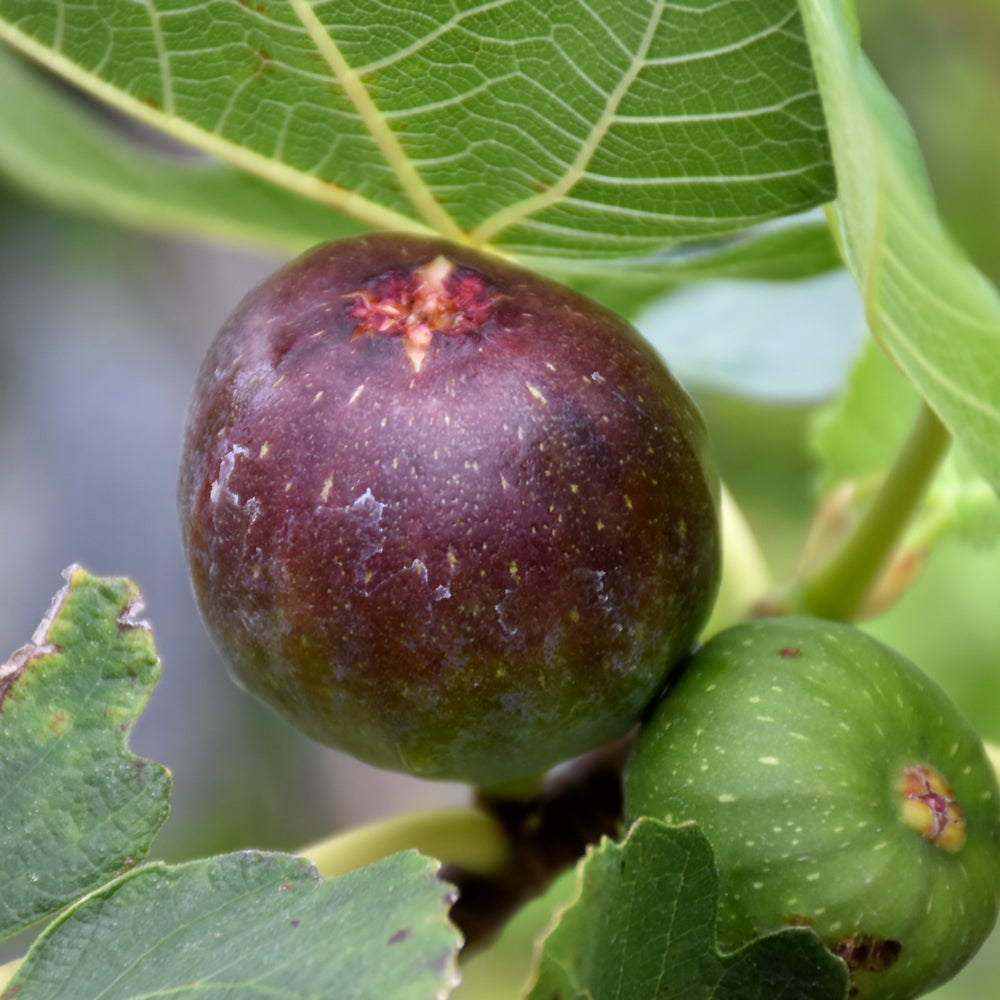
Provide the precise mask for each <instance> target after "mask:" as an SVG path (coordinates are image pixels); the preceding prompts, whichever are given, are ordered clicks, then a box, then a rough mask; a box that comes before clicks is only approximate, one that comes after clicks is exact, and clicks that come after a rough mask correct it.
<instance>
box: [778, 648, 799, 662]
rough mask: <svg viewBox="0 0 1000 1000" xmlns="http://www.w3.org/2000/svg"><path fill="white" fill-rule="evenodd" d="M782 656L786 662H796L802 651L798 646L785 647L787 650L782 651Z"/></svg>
mask: <svg viewBox="0 0 1000 1000" xmlns="http://www.w3.org/2000/svg"><path fill="white" fill-rule="evenodd" d="M781 655H782V656H783V657H784V658H785V659H786V660H794V659H796V658H797V657H799V656H801V655H802V650H801V649H799V648H798V646H785V648H784V649H783V650H781Z"/></svg>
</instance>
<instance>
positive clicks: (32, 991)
mask: <svg viewBox="0 0 1000 1000" xmlns="http://www.w3.org/2000/svg"><path fill="white" fill-rule="evenodd" d="M437 867H438V865H437V862H435V861H432V860H430V859H428V858H424V857H421V856H420V855H418V854H417V853H416V852H412V851H411V852H406V853H404V854H396V855H393V856H392V857H390V858H386V859H385V860H383V861H380V862H378V863H376V864H374V865H369V866H368V867H367V868H361V869H358V870H357V871H355V872H351V873H350V874H348V875H344V876H341V877H340V878H335V879H322V878H320V877H319V876H318V875H317V874H316V870H315V868H313V866H312V865H311V864H310V863H309V862H307V861H305V860H304V859H302V858H296V857H292V856H290V855H282V854H265V853H258V852H251V851H246V852H241V853H238V854H229V855H224V856H222V857H218V858H209V859H206V860H202V861H193V862H189V863H187V864H183V865H177V866H174V867H165V866H160V865H155V866H148V867H145V868H142V869H140V870H138V871H136V872H133V873H131V874H129V875H127V876H125V877H123V878H122V879H119V880H118V881H117V882H114V883H112V884H111V885H109V886H107V887H105V888H104V889H101V890H100V891H99V892H97V893H95V894H94V895H92V896H90V897H88V898H87V899H86V900H84V901H83V902H82V903H80V904H79V905H78V906H76V907H75V908H74V909H73V910H71V911H70V912H69V913H68V914H67V915H65V916H64V917H63V918H62V919H61V920H59V921H58V922H57V923H55V924H53V925H52V927H50V928H49V930H47V931H46V932H45V933H44V934H43V935H42V936H41V937H40V938H39V940H38V942H37V944H36V945H35V947H34V948H32V950H31V952H29V954H28V957H27V958H26V959H25V961H24V964H23V965H22V966H21V969H20V970H19V972H18V974H17V976H15V978H14V979H13V980H12V981H11V983H10V985H9V987H8V989H7V991H6V992H5V993H4V994H3V995H2V998H0V1000H4V998H8V997H11V998H12V997H14V996H15V995H16V996H17V1000H56V998H62V1000H67V998H70V997H72V1000H96V998H97V997H100V998H101V1000H136V998H139V997H152V996H157V997H189V998H190V1000H222V998H227V1000H277V998H281V1000H318V998H326V997H336V998H337V1000H354V998H362V997H364V998H369V997H370V998H375V997H378V998H380V1000H383V998H384V1000H390V998H391V1000H432V998H436V997H440V996H445V995H447V993H448V992H449V990H450V989H451V987H452V986H454V984H455V982H456V980H457V974H456V971H455V956H456V953H457V951H458V945H459V940H460V936H459V934H458V931H456V930H455V928H454V927H453V926H451V924H449V923H448V921H447V918H446V912H447V908H448V907H449V906H450V904H451V902H452V899H453V894H452V892H451V890H450V889H449V887H448V886H447V885H445V884H444V883H442V882H440V881H438V879H437V877H436V871H437Z"/></svg>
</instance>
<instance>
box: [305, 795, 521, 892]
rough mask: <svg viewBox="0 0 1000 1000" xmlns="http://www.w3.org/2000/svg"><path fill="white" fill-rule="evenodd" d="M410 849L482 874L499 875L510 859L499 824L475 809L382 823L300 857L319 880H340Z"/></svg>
mask: <svg viewBox="0 0 1000 1000" xmlns="http://www.w3.org/2000/svg"><path fill="white" fill-rule="evenodd" d="M410 849H416V850H418V851H420V852H422V853H423V854H427V855H430V856H431V857H435V858H437V859H438V860H440V861H442V862H444V863H446V864H452V865H456V866H458V867H460V868H462V869H463V870H465V871H470V872H476V873H477V874H480V875H488V874H490V873H492V872H494V871H496V870H498V869H499V868H501V867H502V866H503V865H504V864H506V863H507V861H508V859H509V857H510V844H509V841H508V839H507V835H506V833H505V832H504V830H503V829H502V828H501V826H500V824H499V823H498V822H497V821H496V819H494V818H493V817H492V816H491V815H489V813H487V812H486V811H485V810H483V809H478V808H475V807H471V806H469V807H457V808H452V809H433V810H424V811H422V812H416V813H408V814H405V815H402V816H393V817H390V818H389V819H385V820H378V821H376V822H374V823H368V824H365V825H364V826H360V827H357V828H355V829H353V830H347V831H345V832H343V833H340V834H338V835H337V836H334V837H329V838H328V839H326V840H322V841H320V842H318V843H316V844H311V845H310V846H308V847H304V848H302V850H300V851H299V854H301V855H302V856H303V857H305V858H308V859H309V860H310V861H312V863H313V864H314V865H316V868H317V870H318V871H319V873H320V874H321V875H327V876H336V875H343V874H345V873H346V872H349V871H353V870H354V869H356V868H361V867H362V866H363V865H368V864H372V863H373V862H375V861H379V860H381V859H382V858H384V857H388V855H390V854H394V853H396V852H397V851H405V850H410Z"/></svg>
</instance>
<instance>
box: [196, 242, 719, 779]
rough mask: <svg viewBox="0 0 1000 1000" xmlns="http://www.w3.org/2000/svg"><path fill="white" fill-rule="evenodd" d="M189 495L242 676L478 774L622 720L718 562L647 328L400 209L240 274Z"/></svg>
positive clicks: (203, 387)
mask: <svg viewBox="0 0 1000 1000" xmlns="http://www.w3.org/2000/svg"><path fill="white" fill-rule="evenodd" d="M179 507H180V519H181V525H182V532H183V538H184V545H185V549H186V553H187V558H188V562H189V566H190V571H191V576H192V580H193V583H194V590H195V594H196V597H197V600H198V604H199V606H200V608H201V612H202V615H203V617H204V619H205V622H206V624H207V626H208V629H209V631H210V633H211V634H212V636H213V638H214V640H215V643H216V645H217V646H218V649H219V651H220V652H221V654H222V656H223V657H224V659H225V660H226V661H228V664H229V666H230V668H231V670H232V672H233V674H234V675H235V677H236V678H237V680H238V681H239V682H241V683H242V684H243V685H244V686H245V687H246V688H247V689H249V690H250V691H252V692H253V693H255V694H257V695H259V696H260V697H261V698H263V699H264V700H265V701H266V702H268V703H270V704H271V705H272V706H274V707H275V708H277V709H278V710H279V711H280V712H281V713H282V714H283V715H285V716H286V717H287V718H288V719H289V720H290V721H291V722H292V723H293V724H294V725H296V726H298V727H299V728H300V729H302V730H303V731H304V732H306V733H307V734H309V735H310V736H312V737H313V738H315V739H317V740H319V741H321V742H323V743H327V744H329V745H331V746H335V747H338V748H340V749H343V750H346V751H348V752H350V753H352V754H354V755H356V756H357V757H360V758H362V759H363V760H366V761H369V762H370V763H373V764H376V765H378V766H381V767H386V768H392V769H399V770H403V771H407V772H411V773H415V774H419V775H422V776H426V777H434V778H442V779H457V780H465V781H471V782H475V783H477V784H496V783H500V782H505V781H509V780H516V779H518V778H522V777H526V776H528V775H531V774H535V773H537V772H539V771H542V770H544V769H546V768H548V767H550V766H552V765H554V764H556V763H558V762H560V761H563V760H565V759H567V758H569V757H571V756H574V755H576V754H579V753H581V752H583V751H586V750H588V749H590V748H592V747H594V746H597V745H600V744H602V743H604V742H607V741H609V740H612V739H614V738H616V737H617V736H619V735H620V734H622V733H623V732H625V731H626V730H627V729H628V728H629V727H630V726H631V725H632V723H633V722H634V721H635V720H636V719H637V718H638V716H639V715H640V713H641V712H642V709H643V708H644V706H645V705H646V704H647V703H648V702H649V701H650V700H651V698H652V697H653V696H654V695H655V694H656V693H657V691H658V689H659V688H660V687H661V685H662V684H663V681H664V679H665V677H666V675H667V673H668V672H669V670H670V668H671V666H672V665H673V663H674V662H675V661H676V660H677V659H678V658H679V656H680V655H681V654H683V653H684V652H685V651H686V650H687V649H688V647H689V646H690V644H691V643H692V641H693V640H694V638H695V637H696V635H697V634H698V630H699V627H700V626H701V624H702V622H703V621H704V619H705V617H706V616H707V613H708V611H709V610H710V607H711V603H712V600H713V597H714V594H715V590H716V586H717V580H718V572H719V537H718V522H717V505H716V485H715V481H714V473H713V467H712V463H711V461H710V460H709V459H708V457H707V455H706V443H705V434H704V427H703V425H702V422H701V419H700V417H699V415H698V413H697V411H696V410H695V407H694V405H693V404H692V402H691V400H690V399H689V398H688V396H687V395H686V394H685V393H684V391H683V390H682V389H681V388H680V386H679V385H678V384H677V382H676V381H675V380H674V379H673V378H672V376H671V375H670V374H669V373H668V371H667V370H666V368H665V367H664V365H663V364H662V362H661V361H660V360H659V359H658V357H657V356H656V355H655V353H654V352H653V350H652V349H651V348H650V347H649V346H647V345H646V344H645V343H644V342H643V340H642V339H641V338H640V337H639V335H638V334H637V333H636V332H635V331H634V330H633V329H632V328H631V327H630V326H629V325H628V324H627V323H625V322H624V321H623V320H621V319H620V318H618V317H616V316H614V315H613V314H612V313H610V312H608V311H607V310H605V309H604V308H602V307H600V306H598V305H596V304H595V303H593V302H591V301H589V300H587V299H585V298H583V297H581V296H580V295H577V294H576V293H574V292H572V291H570V290H568V289H566V288H563V287H560V286H559V285H556V284H554V283H552V282H550V281H546V280H544V279H542V278H540V277H538V276H536V275H534V274H531V273H528V272H526V271H523V270H521V269H519V268H515V267H513V266H510V265H508V264H505V263H501V262H498V261H496V260H494V259H492V258H488V257H486V256H484V255H482V254H480V253H477V252H474V251H472V250H469V249H465V248H460V247H458V246H453V245H451V244H449V243H445V242H442V241H438V240H427V239H420V238H415V237H410V236H399V235H389V234H381V235H373V236H366V237H362V238H359V239H353V240H346V241H342V242H338V243H332V244H328V245H325V246H321V247H319V248H317V249H315V250H313V251H312V252H310V253H308V254H306V255H305V256H303V257H301V258H300V259H299V260H297V261H294V262H293V263H291V264H290V265H289V266H287V267H285V268H284V269H283V270H281V271H279V272H278V273H277V274H276V275H274V276H273V277H272V278H270V279H269V280H268V281H266V282H265V283H264V284H263V285H261V286H260V287H259V288H257V289H256V290H255V291H253V292H251V294H250V295H249V296H248V297H247V298H246V299H245V300H244V302H243V303H242V304H241V305H240V307H239V308H238V310H237V311H236V313H235V314H234V315H233V316H232V318H231V319H230V320H229V321H228V323H227V324H226V325H225V327H224V328H223V330H222V331H221V333H220V334H219V336H218V338H217V339H216V341H215V343H214V345H213V346H212V348H211V350H210V351H209V354H208V357H207V358H206V360H205V363H204V366H203V367H202V370H201V374H200V377H199V380H198V384H197V387H196V389H195V394H194V400H193V403H192V407H191V412H190V417H189V425H188V430H187V435H186V441H185V445H184V454H183V463H182V469H181V478H180V488H179Z"/></svg>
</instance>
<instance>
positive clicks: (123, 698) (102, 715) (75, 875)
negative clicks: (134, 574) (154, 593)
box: [0, 567, 170, 938]
mask: <svg viewBox="0 0 1000 1000" xmlns="http://www.w3.org/2000/svg"><path fill="white" fill-rule="evenodd" d="M66 576H67V580H68V583H67V585H66V587H65V588H64V589H63V590H62V591H61V592H60V593H59V594H58V596H57V597H56V600H55V603H54V604H53V606H52V609H51V610H50V611H49V613H48V615H47V616H46V617H45V619H44V621H43V622H42V624H41V625H40V626H39V627H38V629H37V630H36V631H35V634H34V636H33V638H32V640H31V642H30V643H28V644H27V645H26V646H23V647H22V648H21V649H19V650H18V651H17V652H16V653H15V654H14V655H13V656H12V657H11V658H10V659H9V660H8V661H7V662H6V663H4V664H3V665H0V938H4V937H7V936H8V935H10V934H13V933H14V932H15V931H17V930H19V929H20V928H22V927H26V926H27V925H29V924H31V923H33V922H35V921H36V920H39V919H40V918H42V917H44V916H47V915H49V914H52V913H55V912H56V911H57V910H59V909H60V908H61V907H63V906H65V905H66V904H67V903H69V902H72V901H73V900H75V899H77V898H78V897H79V896H82V895H83V894H84V893H85V892H89V891H90V890H91V889H94V888H96V887H97V886H99V885H101V884H102V883H104V882H106V881H108V879H110V878H113V877H114V876H116V875H118V874H120V873H121V872H123V871H125V870H126V869H128V868H131V867H132V866H133V865H134V864H135V863H136V862H137V861H140V860H141V859H142V858H143V857H144V856H145V854H146V851H147V850H148V849H149V844H150V841H151V840H152V839H153V835H154V834H155V833H156V831H157V830H158V829H159V827H160V826H161V824H162V823H163V821H164V819H166V816H167V809H168V795H169V788H170V778H169V775H168V774H167V772H166V770H165V769H164V768H163V767H161V766H160V765H159V764H152V763H150V762H149V761H147V760H143V759H141V758H139V757H136V756H135V755H133V754H132V753H130V752H129V750H128V748H127V746H126V737H127V736H128V733H129V730H131V728H132V725H133V723H134V722H135V720H136V717H137V716H138V714H139V712H140V710H141V709H142V706H143V705H144V704H145V702H146V699H147V698H148V697H149V694H150V692H151V691H152V689H153V685H154V684H155V683H156V679H157V677H158V676H159V669H160V668H159V662H158V660H157V658H156V651H155V650H154V648H153V638H152V636H151V635H150V631H149V628H148V627H147V626H146V624H145V623H144V622H142V621H140V620H138V614H139V613H140V610H141V608H142V604H141V602H140V600H139V591H138V590H137V589H136V587H135V584H133V583H131V582H129V581H128V580H123V579H99V578H97V577H93V576H90V575H89V574H88V573H86V572H85V571H84V570H82V569H80V568H79V567H71V568H70V569H69V570H67V573H66Z"/></svg>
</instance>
